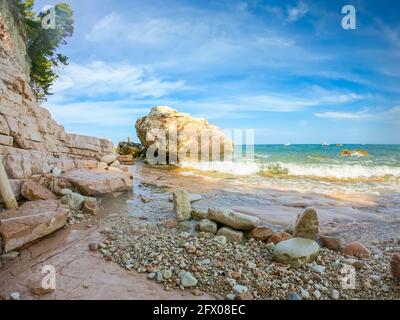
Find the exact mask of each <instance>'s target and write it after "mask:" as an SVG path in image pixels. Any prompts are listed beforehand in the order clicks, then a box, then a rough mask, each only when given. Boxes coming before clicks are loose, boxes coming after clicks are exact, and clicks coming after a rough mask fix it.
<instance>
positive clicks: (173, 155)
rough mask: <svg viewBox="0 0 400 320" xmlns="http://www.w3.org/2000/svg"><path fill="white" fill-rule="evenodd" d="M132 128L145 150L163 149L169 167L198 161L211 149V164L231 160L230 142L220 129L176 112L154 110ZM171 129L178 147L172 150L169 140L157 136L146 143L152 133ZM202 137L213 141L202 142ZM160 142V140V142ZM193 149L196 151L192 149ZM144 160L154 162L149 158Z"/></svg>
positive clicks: (203, 140)
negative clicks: (155, 147)
mask: <svg viewBox="0 0 400 320" xmlns="http://www.w3.org/2000/svg"><path fill="white" fill-rule="evenodd" d="M135 127H136V133H137V136H138V137H139V139H140V142H141V143H142V145H143V146H144V147H145V148H146V149H148V148H149V147H150V146H152V147H154V146H159V147H162V148H165V149H164V150H165V152H166V153H167V154H166V156H167V157H166V159H168V161H169V163H176V162H180V161H185V160H194V161H197V160H200V159H201V156H202V153H203V154H204V153H205V150H207V153H208V151H209V150H210V149H211V156H210V160H220V159H221V158H222V157H225V158H230V157H231V156H232V153H233V143H232V140H230V139H229V138H228V137H227V136H226V135H225V134H224V133H223V132H222V131H221V130H220V129H219V128H217V127H215V126H212V125H209V124H208V122H207V120H205V119H195V118H192V117H191V116H190V115H189V114H186V113H180V112H177V111H176V110H173V109H171V108H169V107H165V106H160V107H155V108H153V109H152V110H151V112H150V114H149V115H148V116H146V117H143V118H140V119H138V120H137V122H136V125H135ZM173 128H176V131H177V143H174V145H173V146H172V145H171V146H170V145H169V140H168V139H165V138H163V137H161V136H160V135H156V134H153V135H152V136H153V137H152V139H148V138H150V136H151V135H148V134H151V133H152V132H160V131H161V132H165V133H169V132H170V131H171V129H173ZM204 136H208V137H212V140H211V141H209V140H208V139H204ZM201 137H203V139H201V141H202V144H201V146H199V145H198V144H199V140H200V138H201ZM161 138H163V139H162V140H161ZM216 143H217V144H218V145H217V146H216ZM194 145H196V147H197V148H193V146H194ZM167 151H168V152H167ZM172 159H173V160H172ZM147 160H148V161H149V160H151V161H153V159H149V158H148V159H147ZM207 160H209V159H207ZM221 160H222V159H221ZM151 164H153V163H151Z"/></svg>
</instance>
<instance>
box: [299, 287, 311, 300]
mask: <svg viewBox="0 0 400 320" xmlns="http://www.w3.org/2000/svg"><path fill="white" fill-rule="evenodd" d="M300 293H301V296H302V298H303V299H309V298H310V293H309V292H308V291H307V290H304V289H301V291H300Z"/></svg>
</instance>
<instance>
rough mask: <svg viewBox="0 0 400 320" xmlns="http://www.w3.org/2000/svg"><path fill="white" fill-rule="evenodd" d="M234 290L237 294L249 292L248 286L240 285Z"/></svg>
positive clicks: (234, 287)
mask: <svg viewBox="0 0 400 320" xmlns="http://www.w3.org/2000/svg"><path fill="white" fill-rule="evenodd" d="M232 289H233V292H235V293H236V294H239V293H245V292H247V291H248V290H249V289H248V288H247V287H246V286H242V285H240V284H235V285H234V286H233V288H232Z"/></svg>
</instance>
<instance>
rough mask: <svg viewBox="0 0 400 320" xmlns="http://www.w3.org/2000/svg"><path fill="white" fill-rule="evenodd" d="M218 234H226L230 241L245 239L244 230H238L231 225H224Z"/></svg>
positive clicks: (239, 241) (238, 241) (237, 241)
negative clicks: (230, 226)
mask: <svg viewBox="0 0 400 320" xmlns="http://www.w3.org/2000/svg"><path fill="white" fill-rule="evenodd" d="M217 235H218V236H225V237H226V239H227V240H228V241H229V242H233V243H241V242H242V241H243V232H242V231H238V230H233V229H231V228H229V227H223V228H221V229H219V230H218V232H217Z"/></svg>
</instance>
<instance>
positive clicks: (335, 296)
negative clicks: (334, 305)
mask: <svg viewBox="0 0 400 320" xmlns="http://www.w3.org/2000/svg"><path fill="white" fill-rule="evenodd" d="M339 297H340V293H339V291H337V290H336V289H332V291H331V298H332V300H338V299H339Z"/></svg>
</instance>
